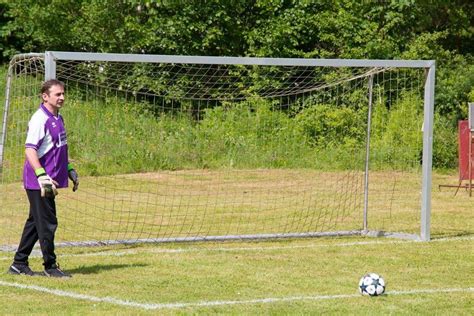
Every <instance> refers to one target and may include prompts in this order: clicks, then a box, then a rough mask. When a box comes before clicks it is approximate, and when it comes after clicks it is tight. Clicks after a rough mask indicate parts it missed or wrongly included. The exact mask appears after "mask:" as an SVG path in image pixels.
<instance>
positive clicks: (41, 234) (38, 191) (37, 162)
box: [8, 79, 79, 278]
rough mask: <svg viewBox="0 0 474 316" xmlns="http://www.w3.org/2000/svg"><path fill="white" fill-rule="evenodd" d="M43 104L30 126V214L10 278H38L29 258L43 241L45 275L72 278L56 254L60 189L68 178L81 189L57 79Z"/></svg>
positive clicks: (46, 87)
mask: <svg viewBox="0 0 474 316" xmlns="http://www.w3.org/2000/svg"><path fill="white" fill-rule="evenodd" d="M41 98H42V100H43V102H42V103H41V105H40V108H39V109H38V110H37V111H36V112H35V113H34V114H33V116H32V117H31V119H30V122H29V123H28V132H27V136H26V142H25V147H26V149H25V155H26V160H25V165H24V168H23V184H24V188H25V190H26V194H27V196H28V200H29V203H30V211H29V216H28V219H27V220H26V223H25V226H24V229H23V234H22V236H21V240H20V244H19V246H18V250H17V252H16V254H15V258H14V261H13V264H12V265H11V266H10V269H9V270H8V272H9V273H10V274H26V275H34V273H33V271H32V270H31V269H30V267H29V266H28V257H29V255H30V254H31V251H32V250H33V247H34V245H35V243H36V241H38V240H39V244H40V247H41V252H42V254H43V261H44V263H43V265H44V274H45V275H46V276H49V277H60V278H62V277H70V275H69V274H67V273H65V272H64V271H62V270H61V269H60V268H59V265H58V264H57V262H56V254H55V253H54V235H55V232H56V228H57V226H58V221H57V217H56V204H55V200H54V199H55V196H56V195H57V193H58V191H57V188H66V187H67V186H68V177H69V178H70V179H71V181H72V182H73V183H74V186H73V191H76V190H77V188H78V186H79V180H78V176H77V173H76V171H75V170H74V169H73V168H72V166H71V164H70V163H69V160H68V147H67V138H66V130H65V128H64V121H63V118H62V116H61V115H60V114H59V110H60V109H61V108H62V106H63V104H64V84H63V83H62V82H61V81H58V80H56V79H52V80H48V81H46V82H45V83H44V84H43V85H42V87H41Z"/></svg>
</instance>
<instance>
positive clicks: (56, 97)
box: [43, 85, 64, 110]
mask: <svg viewBox="0 0 474 316" xmlns="http://www.w3.org/2000/svg"><path fill="white" fill-rule="evenodd" d="M43 102H44V104H45V105H46V106H47V105H50V106H51V107H52V108H53V109H56V110H59V109H60V108H61V107H62V106H63V104H64V88H63V87H61V86H58V85H54V86H52V87H51V88H49V93H43Z"/></svg>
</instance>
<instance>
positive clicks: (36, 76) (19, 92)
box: [0, 55, 425, 245]
mask: <svg viewBox="0 0 474 316" xmlns="http://www.w3.org/2000/svg"><path fill="white" fill-rule="evenodd" d="M44 68H45V67H44V58H43V56H42V55H34V56H31V55H24V56H18V57H16V58H15V59H14V60H12V63H11V64H10V73H11V76H10V80H9V83H8V85H7V96H8V100H7V102H5V107H4V111H3V113H4V122H5V123H6V124H4V125H3V127H4V132H3V133H2V135H3V137H2V161H1V178H0V190H1V192H0V199H1V203H0V214H1V216H0V221H1V224H2V225H1V228H0V245H14V244H15V243H16V242H17V241H18V240H19V237H20V234H21V230H22V227H23V224H24V221H25V220H26V217H27V214H28V201H27V199H26V194H25V193H24V191H23V190H22V183H21V175H22V167H23V162H24V142H25V137H26V127H27V124H28V120H29V119H30V117H31V115H32V113H34V111H35V110H36V109H37V108H38V105H39V102H40V99H39V89H40V85H41V82H42V81H43V80H44V72H45V71H44ZM56 77H57V78H58V79H60V80H62V81H64V82H65V84H66V105H65V107H64V109H62V111H61V114H62V115H63V117H64V118H65V123H66V129H67V131H68V146H69V153H70V160H71V162H72V163H73V165H74V166H75V168H76V170H77V171H78V173H79V175H80V179H81V184H80V188H79V190H78V191H77V192H75V193H73V192H71V190H70V189H64V190H60V195H59V196H58V197H57V199H56V203H57V205H58V217H59V223H60V224H59V229H58V233H57V235H56V240H57V242H58V243H65V244H74V243H78V244H81V243H82V244H84V243H86V244H87V243H115V242H134V241H148V240H151V241H167V240H205V239H216V238H217V239H218V238H222V239H226V238H258V237H262V238H265V237H278V236H312V235H324V234H335V235H338V234H359V233H360V232H361V231H362V230H363V229H364V228H367V227H364V220H363V219H364V209H365V208H366V209H367V214H368V228H369V229H370V230H376V231H391V232H403V233H409V234H417V233H418V232H419V227H420V219H419V217H420V215H419V214H420V211H419V210H420V191H421V162H420V159H421V154H422V131H421V125H422V122H423V84H424V78H425V75H424V70H423V69H405V68H390V67H385V68H384V67H379V68H368V67H367V68H364V67H357V68H355V67H339V68H334V67H308V66H262V65H222V64H190V63H140V62H136V63H132V62H130V63H128V62H112V61H109V62H103V61H102V62H95V61H68V60H58V61H57V66H56ZM369 92H371V95H369ZM369 96H371V98H369ZM369 106H370V107H371V108H370V111H369ZM369 122H370V129H369V128H368V127H369V125H368V124H369ZM368 130H370V137H369V135H368ZM368 139H370V142H369V143H368ZM368 145H370V146H369V148H370V151H369V155H368V157H369V160H368V168H367V170H368V174H367V179H368V182H367V184H366V158H367V148H368ZM366 185H367V186H368V194H367V196H365V191H364V188H365V186H366ZM366 197H367V207H365V206H366V203H365V201H366V200H365V198H366Z"/></svg>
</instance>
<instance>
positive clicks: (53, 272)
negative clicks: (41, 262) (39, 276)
mask: <svg viewBox="0 0 474 316" xmlns="http://www.w3.org/2000/svg"><path fill="white" fill-rule="evenodd" d="M44 275H46V276H47V277H52V278H70V277H72V275H70V274H68V273H66V272H64V271H63V270H61V269H60V268H59V264H53V265H52V266H51V267H49V268H48V269H44Z"/></svg>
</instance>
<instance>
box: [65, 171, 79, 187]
mask: <svg viewBox="0 0 474 316" xmlns="http://www.w3.org/2000/svg"><path fill="white" fill-rule="evenodd" d="M67 169H68V175H69V179H71V181H72V183H74V186H73V187H72V191H73V192H76V190H77V188H78V187H79V176H78V175H77V172H76V170H74V169H73V168H72V166H71V165H68V168H67Z"/></svg>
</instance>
